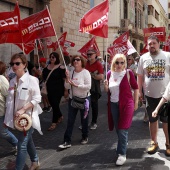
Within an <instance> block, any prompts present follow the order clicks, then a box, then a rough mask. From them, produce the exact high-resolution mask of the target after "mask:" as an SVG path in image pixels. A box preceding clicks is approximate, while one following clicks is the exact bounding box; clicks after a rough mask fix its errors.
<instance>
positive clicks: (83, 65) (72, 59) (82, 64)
mask: <svg viewBox="0 0 170 170" xmlns="http://www.w3.org/2000/svg"><path fill="white" fill-rule="evenodd" d="M76 57H79V58H80V60H81V66H82V68H85V60H84V57H82V56H81V55H73V56H72V57H71V65H72V66H74V65H73V62H74V58H76Z"/></svg>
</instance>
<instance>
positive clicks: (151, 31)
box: [143, 27, 166, 43]
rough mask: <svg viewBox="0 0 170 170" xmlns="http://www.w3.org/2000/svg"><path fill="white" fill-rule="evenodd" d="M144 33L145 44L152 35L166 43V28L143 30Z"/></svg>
mask: <svg viewBox="0 0 170 170" xmlns="http://www.w3.org/2000/svg"><path fill="white" fill-rule="evenodd" d="M143 33H144V42H145V43H146V42H147V39H148V37H149V36H151V35H155V36H156V37H158V39H159V41H163V42H164V41H165V38H166V32H165V27H152V28H144V29H143Z"/></svg>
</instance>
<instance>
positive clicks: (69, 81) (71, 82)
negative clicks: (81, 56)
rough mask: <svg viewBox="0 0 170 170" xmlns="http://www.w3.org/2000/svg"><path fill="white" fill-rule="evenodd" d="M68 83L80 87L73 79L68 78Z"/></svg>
mask: <svg viewBox="0 0 170 170" xmlns="http://www.w3.org/2000/svg"><path fill="white" fill-rule="evenodd" d="M68 83H70V85H71V86H74V87H78V85H77V84H75V83H74V82H73V81H72V80H70V79H69V80H68Z"/></svg>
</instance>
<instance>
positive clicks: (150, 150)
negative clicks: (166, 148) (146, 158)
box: [148, 141, 159, 154]
mask: <svg viewBox="0 0 170 170" xmlns="http://www.w3.org/2000/svg"><path fill="white" fill-rule="evenodd" d="M158 149H159V146H158V143H155V142H154V141H151V146H150V147H149V148H148V154H154V153H156V152H157V150H158Z"/></svg>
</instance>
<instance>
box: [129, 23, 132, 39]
mask: <svg viewBox="0 0 170 170" xmlns="http://www.w3.org/2000/svg"><path fill="white" fill-rule="evenodd" d="M132 28H133V26H132V24H129V25H128V30H129V34H130V41H131V37H132Z"/></svg>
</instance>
